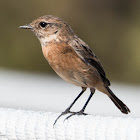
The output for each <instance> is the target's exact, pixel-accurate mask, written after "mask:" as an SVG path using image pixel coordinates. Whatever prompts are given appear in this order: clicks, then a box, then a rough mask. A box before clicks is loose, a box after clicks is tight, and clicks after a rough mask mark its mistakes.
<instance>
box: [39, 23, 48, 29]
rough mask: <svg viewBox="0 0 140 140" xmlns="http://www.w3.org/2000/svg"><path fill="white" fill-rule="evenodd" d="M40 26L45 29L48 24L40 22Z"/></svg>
mask: <svg viewBox="0 0 140 140" xmlns="http://www.w3.org/2000/svg"><path fill="white" fill-rule="evenodd" d="M39 25H40V26H41V27H42V28H45V27H46V26H47V23H46V22H40V23H39Z"/></svg>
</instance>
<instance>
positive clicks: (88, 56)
mask: <svg viewBox="0 0 140 140" xmlns="http://www.w3.org/2000/svg"><path fill="white" fill-rule="evenodd" d="M69 45H70V46H71V47H72V48H73V49H74V50H75V52H76V53H77V55H78V56H79V57H80V58H81V59H82V60H83V61H84V62H85V63H87V64H89V65H91V66H92V67H95V68H96V69H97V71H98V72H99V74H100V76H101V78H102V80H103V82H104V84H105V85H106V86H109V85H110V81H109V80H108V79H107V78H106V74H105V71H104V69H103V66H102V65H101V63H100V60H99V59H98V58H97V57H96V55H95V54H94V53H93V52H92V50H91V49H90V47H89V46H88V45H87V44H86V43H85V42H84V41H82V40H81V39H80V38H78V37H76V38H75V39H72V41H70V42H69Z"/></svg>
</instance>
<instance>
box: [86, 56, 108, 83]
mask: <svg viewBox="0 0 140 140" xmlns="http://www.w3.org/2000/svg"><path fill="white" fill-rule="evenodd" d="M85 62H86V63H88V64H90V65H92V66H94V67H95V68H96V69H97V71H98V72H99V74H100V76H101V78H102V80H103V82H104V83H105V85H106V86H110V81H109V80H108V79H107V78H106V74H105V71H104V70H103V68H102V66H101V65H100V64H99V63H98V62H96V61H95V60H94V59H91V58H85Z"/></svg>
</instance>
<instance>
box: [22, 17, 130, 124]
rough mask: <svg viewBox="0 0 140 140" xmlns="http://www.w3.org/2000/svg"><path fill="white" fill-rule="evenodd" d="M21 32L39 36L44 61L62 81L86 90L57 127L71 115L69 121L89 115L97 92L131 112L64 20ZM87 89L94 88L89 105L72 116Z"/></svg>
mask: <svg viewBox="0 0 140 140" xmlns="http://www.w3.org/2000/svg"><path fill="white" fill-rule="evenodd" d="M20 28H22V29H30V30H31V31H33V32H34V33H35V35H36V36H37V38H38V39H39V41H40V43H41V46H42V52H43V55H44V57H45V58H46V60H48V63H49V64H50V66H51V67H52V68H53V70H54V71H55V72H56V73H57V74H58V75H59V76H60V77H61V78H62V79H64V80H65V81H67V82H69V83H72V84H74V85H77V86H80V87H81V88H82V91H81V93H80V94H79V95H78V96H77V97H76V99H75V100H74V101H73V102H72V103H71V105H70V106H69V107H68V108H67V109H66V110H65V111H64V112H62V113H61V115H60V116H59V117H58V118H57V119H56V121H55V123H56V122H57V120H58V119H59V118H60V117H61V116H62V115H65V114H67V113H71V115H70V116H68V117H67V119H68V118H69V117H71V116H73V115H76V114H77V115H82V114H85V113H84V111H85V108H86V106H87V104H88V103H89V101H90V99H91V98H92V96H93V94H94V92H95V89H97V90H99V91H100V92H103V93H105V94H106V95H107V96H108V97H109V98H110V99H111V100H112V101H113V103H114V104H115V105H116V106H117V107H118V109H120V111H121V112H122V113H125V114H128V113H129V112H130V110H129V108H128V107H127V106H126V105H125V104H124V103H123V102H122V101H121V100H120V99H118V98H117V97H116V96H115V94H114V93H113V92H112V91H111V89H110V88H109V86H110V81H109V80H108V79H107V78H106V74H105V71H104V69H103V66H102V65H101V63H100V60H99V59H98V58H97V57H96V55H95V53H94V52H93V51H92V50H91V49H90V47H89V46H88V45H87V44H86V43H85V42H84V41H83V40H81V39H80V38H79V37H78V36H77V35H76V34H75V33H74V31H73V30H72V29H71V27H70V26H69V25H68V24H67V23H66V22H65V21H64V20H62V19H60V18H58V17H54V16H51V15H47V16H43V17H39V18H38V19H36V20H34V21H33V22H32V23H30V24H28V25H25V26H20ZM87 88H90V91H91V93H90V96H89V97H88V99H87V101H86V103H85V105H84V106H83V108H82V109H81V110H80V111H78V112H71V111H70V109H71V108H72V106H73V105H74V104H75V102H76V101H77V100H78V99H79V97H80V96H81V95H82V94H83V93H84V92H85V90H86V89H87Z"/></svg>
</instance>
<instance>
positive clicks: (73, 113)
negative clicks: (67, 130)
mask: <svg viewBox="0 0 140 140" xmlns="http://www.w3.org/2000/svg"><path fill="white" fill-rule="evenodd" d="M74 115H88V114H86V113H84V111H83V110H81V111H79V112H72V114H71V115H69V116H68V117H66V118H65V120H64V121H66V120H68V119H69V118H70V117H72V116H74Z"/></svg>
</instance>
